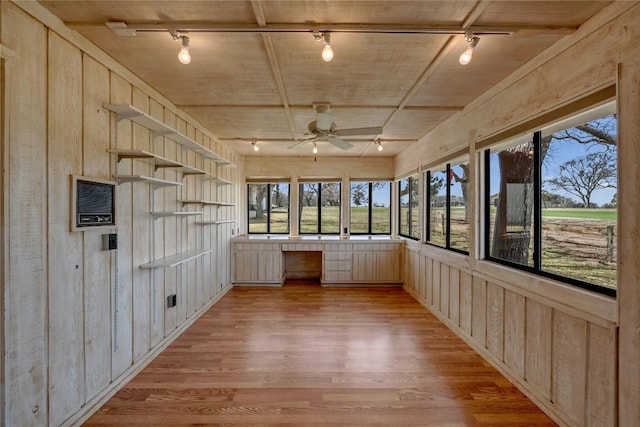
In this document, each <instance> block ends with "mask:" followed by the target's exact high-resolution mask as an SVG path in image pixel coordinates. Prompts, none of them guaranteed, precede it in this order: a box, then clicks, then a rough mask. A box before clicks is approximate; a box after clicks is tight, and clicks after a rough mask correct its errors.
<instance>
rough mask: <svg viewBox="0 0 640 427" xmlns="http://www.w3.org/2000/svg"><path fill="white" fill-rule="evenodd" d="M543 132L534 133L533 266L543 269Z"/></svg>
mask: <svg viewBox="0 0 640 427" xmlns="http://www.w3.org/2000/svg"><path fill="white" fill-rule="evenodd" d="M541 143H542V132H540V131H538V132H536V133H534V134H533V164H534V168H533V188H534V190H533V268H534V269H535V270H536V271H540V270H541V269H542V205H541V201H542V162H541V152H540V150H541V148H542V147H541Z"/></svg>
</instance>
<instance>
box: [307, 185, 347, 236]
mask: <svg viewBox="0 0 640 427" xmlns="http://www.w3.org/2000/svg"><path fill="white" fill-rule="evenodd" d="M300 233H303V234H338V233H340V183H339V182H317V183H315V182H314V183H302V184H300Z"/></svg>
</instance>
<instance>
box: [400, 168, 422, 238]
mask: <svg viewBox="0 0 640 427" xmlns="http://www.w3.org/2000/svg"><path fill="white" fill-rule="evenodd" d="M398 190H399V195H400V204H399V226H400V235H401V236H404V237H408V238H410V239H414V240H418V239H419V237H420V230H419V225H418V223H419V219H418V175H413V176H410V177H408V178H405V179H401V180H400V181H399V182H398Z"/></svg>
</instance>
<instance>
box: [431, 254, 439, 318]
mask: <svg viewBox="0 0 640 427" xmlns="http://www.w3.org/2000/svg"><path fill="white" fill-rule="evenodd" d="M431 274H433V276H432V279H431V283H433V308H435V309H436V310H438V311H440V262H439V261H436V260H433V270H431Z"/></svg>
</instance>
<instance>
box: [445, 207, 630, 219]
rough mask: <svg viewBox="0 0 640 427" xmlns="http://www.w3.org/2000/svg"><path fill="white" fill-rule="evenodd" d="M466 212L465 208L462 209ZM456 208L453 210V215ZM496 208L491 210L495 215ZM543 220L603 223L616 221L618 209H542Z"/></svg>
mask: <svg viewBox="0 0 640 427" xmlns="http://www.w3.org/2000/svg"><path fill="white" fill-rule="evenodd" d="M462 209H463V210H464V208H462ZM453 210H454V208H452V209H451V212H452V214H453ZM495 212H496V208H495V207H492V208H491V213H492V214H494V213H495ZM542 217H543V218H570V219H596V220H601V221H615V220H616V219H617V218H618V213H617V210H616V209H599V208H598V209H586V208H562V209H561V208H557V209H542Z"/></svg>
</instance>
